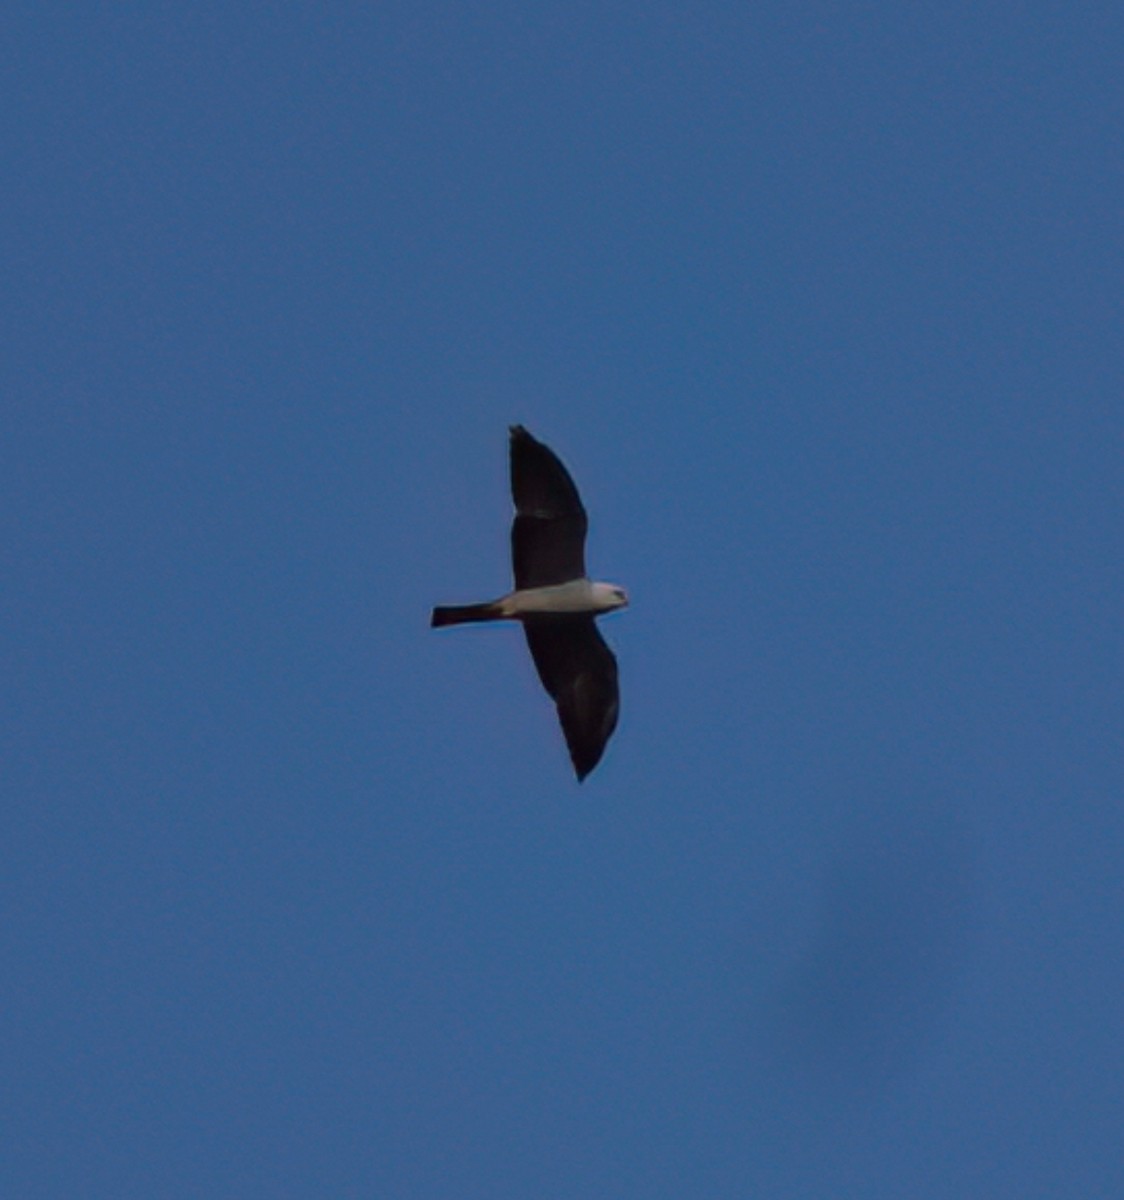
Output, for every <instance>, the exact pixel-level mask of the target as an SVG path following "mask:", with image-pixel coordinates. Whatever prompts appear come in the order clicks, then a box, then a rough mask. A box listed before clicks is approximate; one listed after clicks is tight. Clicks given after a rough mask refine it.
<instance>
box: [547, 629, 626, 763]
mask: <svg viewBox="0 0 1124 1200" xmlns="http://www.w3.org/2000/svg"><path fill="white" fill-rule="evenodd" d="M523 629H524V631H525V633H526V634H527V645H528V646H529V647H530V648H531V657H532V658H533V659H534V660H535V666H536V668H537V669H538V672H539V678H540V679H541V680H542V682H543V687H545V688H546V690H547V691H548V692H549V693H550V695H551V697H552V698H553V700H554V703H555V705H556V706H557V708H558V717H559V720H560V721H561V722H562V732H563V733H564V734H565V735H566V745H567V746H568V747H569V749H570V758H571V760H572V761H573V764H574V770H575V771H576V772H577V775H578V779H584V778H585V777H586V776H587V775H588V774H589V773H590V771H592V770H593V768H594V767H595V766H597V764H598V762H599V761H600V759H601V755H602V754H603V753H604V751H605V745H606V743H607V742H608V740H609V738H610V737H611V736H612V734H613V730H614V729H616V727H617V716H618V715H619V713H620V693H619V691H618V689H617V660H616V658H615V657H614V655H613V652H612V650H610V649H609V647H608V646H607V645H606V644H605V641H604V639H603V638H602V637H601V634H600V633H599V632H598V629H597V626H596V624H595V623H594V620H593V617H591V616H577V617H536V618H531V619H527V620H525V621H524V622H523Z"/></svg>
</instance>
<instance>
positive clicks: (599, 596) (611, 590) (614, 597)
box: [593, 583, 628, 612]
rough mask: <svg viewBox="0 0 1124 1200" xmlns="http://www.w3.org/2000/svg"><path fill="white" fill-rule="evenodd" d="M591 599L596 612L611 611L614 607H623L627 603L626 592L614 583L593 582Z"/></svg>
mask: <svg viewBox="0 0 1124 1200" xmlns="http://www.w3.org/2000/svg"><path fill="white" fill-rule="evenodd" d="M593 599H594V602H595V603H596V604H597V611H598V612H612V610H613V609H614V608H625V607H626V606H627V604H628V593H627V592H626V591H625V590H624V588H622V587H619V586H618V585H617V584H615V583H595V584H594V585H593Z"/></svg>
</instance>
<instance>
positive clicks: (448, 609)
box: [429, 603, 503, 629]
mask: <svg viewBox="0 0 1124 1200" xmlns="http://www.w3.org/2000/svg"><path fill="white" fill-rule="evenodd" d="M502 617H503V613H502V612H501V611H500V606H499V605H498V604H495V603H491V604H450V605H446V606H445V607H443V608H435V609H434V610H433V616H432V617H431V618H430V621H429V626H430V628H431V629H437V628H439V627H440V626H442V625H467V624H468V623H469V622H470V621H498V620H500V619H501V618H502Z"/></svg>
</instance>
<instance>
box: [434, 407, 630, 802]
mask: <svg viewBox="0 0 1124 1200" xmlns="http://www.w3.org/2000/svg"><path fill="white" fill-rule="evenodd" d="M511 494H512V498H513V499H514V501H515V520H514V521H513V522H512V526H511V557H512V564H513V567H514V574H515V590H514V591H512V592H508V594H507V595H506V596H501V597H500V599H498V600H491V601H489V602H488V603H486V604H463V605H454V606H444V607H439V608H435V609H434V610H433V617H432V620H431V621H430V624H431V626H432V627H434V628H436V627H438V626H441V625H462V624H466V623H467V622H470V621H503V620H515V621H521V622H522V624H523V632H524V634H526V637H527V645H528V646H529V647H530V650H531V657H532V658H533V659H534V660H535V667H536V669H537V670H538V673H539V678H540V679H541V680H542V685H543V687H544V688H546V690H547V692H549V693H550V697H551V699H552V700H553V701H554V703H555V706H556V707H557V709H558V718H559V720H560V721H561V723H562V732H563V733H564V734H565V736H566V745H567V747H568V748H569V751H570V758H571V760H572V761H573V764H574V770H575V772H577V776H578V779H579V780H582V779H584V778H585V777H586V776H587V775H588V774H589V773H590V771H592V770H593V768H594V767H595V766H597V764H598V762H600V760H601V755H602V754H603V753H604V751H605V745H606V743H607V742H608V740H609V738H610V737H611V736H612V733H613V730H614V729H615V728H616V726H617V715H618V714H619V712H620V698H619V694H618V691H617V660H616V658H615V657H614V656H613V652H612V651H611V650H610V649H609V647H608V646H607V645H606V644H605V641H604V639H603V638H602V637H601V634H600V633H599V632H598V629H597V625H596V624H595V623H594V617H595V616H597V615H598V614H600V613H606V612H611V611H612V610H613V609H615V608H624V606H625V605H626V604H628V595H627V594H626V593H625V590H624V588H622V587H617V585H616V584H614V583H594V582H593V581H592V580H591V579H590V578H589V576H588V575H587V574H586V571H585V533H586V528H587V525H588V521H587V519H586V515H585V509H584V508H583V507H582V502H581V497H580V496H579V495H578V489H577V488H576V487H575V486H574V481H573V480H572V479H571V478H570V473H569V471H567V470H566V468H565V467H564V466H563V465H562V462H561V460H560V459H559V458H558V456H557V455H556V454H555V453H554V451H553V450H551V449H550V448H549V447H547V446H544V445H543V444H542V442H540V441H537V440H536V439H535V438H533V437H532V436H531V435H530V434H529V433H528V432H527V431H526V430H525V429H524V428H523V426H522V425H512V426H511Z"/></svg>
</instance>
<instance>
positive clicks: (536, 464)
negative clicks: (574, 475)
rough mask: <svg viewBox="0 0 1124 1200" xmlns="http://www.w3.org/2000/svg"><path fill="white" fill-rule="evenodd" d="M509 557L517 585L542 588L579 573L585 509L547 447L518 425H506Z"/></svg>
mask: <svg viewBox="0 0 1124 1200" xmlns="http://www.w3.org/2000/svg"><path fill="white" fill-rule="evenodd" d="M511 495H512V498H513V499H514V500H515V521H514V522H513V523H512V526H511V558H512V565H513V567H514V569H515V586H516V587H517V588H532V587H548V586H550V585H551V584H555V583H568V582H569V581H570V580H571V579H581V578H582V577H583V576H584V575H585V531H586V526H587V521H586V515H585V509H584V508H583V507H582V502H581V497H580V496H579V495H578V489H577V488H576V487H575V486H574V481H573V480H572V479H571V478H570V473H569V472H568V471H567V470H566V468H565V467H564V466H563V465H562V463H561V461H560V460H559V458H558V456H557V455H556V454H555V453H554V451H553V450H551V449H549V448H548V447H547V446H544V445H543V444H542V442H539V441H536V440H535V439H534V438H533V437H532V436H531V435H530V434H529V433H528V432H527V431H526V430H525V429H524V428H523V426H522V425H513V426H512V427H511Z"/></svg>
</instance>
